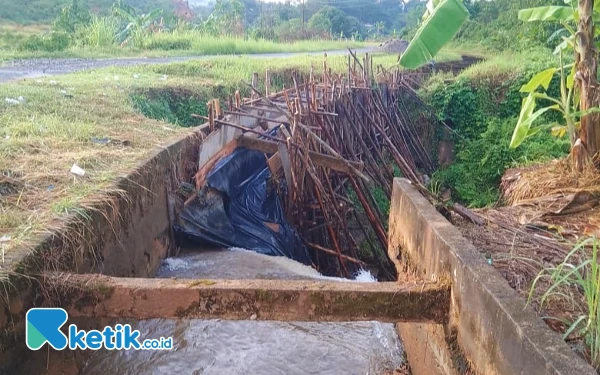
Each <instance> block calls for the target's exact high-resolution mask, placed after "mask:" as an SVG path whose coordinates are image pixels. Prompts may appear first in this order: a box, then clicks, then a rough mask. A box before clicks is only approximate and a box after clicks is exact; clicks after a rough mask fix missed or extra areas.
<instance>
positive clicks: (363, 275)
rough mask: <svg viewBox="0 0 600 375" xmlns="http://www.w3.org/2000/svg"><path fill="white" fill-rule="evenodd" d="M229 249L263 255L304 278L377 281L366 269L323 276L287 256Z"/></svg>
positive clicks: (235, 249) (362, 281) (234, 248)
mask: <svg viewBox="0 0 600 375" xmlns="http://www.w3.org/2000/svg"><path fill="white" fill-rule="evenodd" d="M229 250H230V251H234V252H241V253H250V254H254V256H257V257H263V258H265V259H268V260H269V261H270V262H272V263H274V264H276V265H278V266H281V267H283V268H285V269H286V270H289V271H290V272H293V273H295V274H297V275H299V276H304V277H306V278H310V279H319V280H328V281H345V282H348V281H356V282H361V283H374V282H377V279H376V278H375V277H374V276H373V275H372V274H371V272H369V271H367V270H360V271H359V272H358V273H357V274H356V275H355V277H354V279H345V278H341V277H330V276H324V275H322V274H321V273H319V271H317V270H316V269H314V268H312V267H310V266H307V265H305V264H302V263H300V262H296V261H295V260H293V259H290V258H287V257H275V256H270V255H263V254H259V253H257V252H255V251H252V250H248V249H243V248H239V247H232V248H230V249H229Z"/></svg>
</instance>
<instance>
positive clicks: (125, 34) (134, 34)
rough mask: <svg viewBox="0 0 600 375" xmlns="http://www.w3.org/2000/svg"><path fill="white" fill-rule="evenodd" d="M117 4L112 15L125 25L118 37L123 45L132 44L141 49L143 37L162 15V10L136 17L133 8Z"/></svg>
mask: <svg viewBox="0 0 600 375" xmlns="http://www.w3.org/2000/svg"><path fill="white" fill-rule="evenodd" d="M118 4H119V6H115V7H114V8H113V13H114V14H115V16H117V17H119V18H121V19H122V20H124V21H125V23H126V26H125V28H124V29H123V30H122V31H121V32H120V33H119V37H120V38H121V40H123V44H127V43H129V42H132V43H133V45H135V46H137V47H141V46H142V45H143V43H144V37H145V36H146V34H147V33H148V32H149V31H150V28H151V27H152V26H153V25H154V24H155V23H156V21H157V20H158V18H159V17H160V15H161V14H162V9H154V10H153V11H151V12H149V13H148V14H142V15H138V14H137V13H136V11H135V9H134V8H132V7H130V6H127V5H123V4H120V3H118Z"/></svg>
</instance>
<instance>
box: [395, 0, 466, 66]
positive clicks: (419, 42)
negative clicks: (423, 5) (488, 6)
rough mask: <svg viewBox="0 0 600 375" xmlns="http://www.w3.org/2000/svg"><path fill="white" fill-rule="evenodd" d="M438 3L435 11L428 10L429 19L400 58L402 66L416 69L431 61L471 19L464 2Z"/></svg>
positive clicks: (453, 0) (443, 1)
mask: <svg viewBox="0 0 600 375" xmlns="http://www.w3.org/2000/svg"><path fill="white" fill-rule="evenodd" d="M437 2H438V4H437V5H436V6H435V8H433V11H430V10H428V17H427V18H426V19H425V21H424V22H423V23H422V24H421V26H420V27H419V29H418V30H417V33H416V34H415V37H414V38H413V39H412V41H411V42H410V44H409V45H408V47H407V48H406V51H404V53H403V54H402V57H400V65H401V66H403V67H405V68H407V69H416V68H418V67H419V66H421V65H424V64H426V63H427V62H429V61H431V60H432V59H433V57H434V56H435V55H436V54H437V53H438V52H439V51H440V50H441V49H442V47H443V46H444V45H445V44H446V43H448V42H449V41H450V40H451V39H452V38H454V36H455V35H456V33H458V31H459V30H460V27H461V26H462V25H463V23H464V22H465V21H466V20H467V18H468V17H469V11H468V10H467V8H466V7H465V5H464V4H463V2H462V0H441V1H437ZM431 4H435V3H434V2H431ZM428 9H429V7H428Z"/></svg>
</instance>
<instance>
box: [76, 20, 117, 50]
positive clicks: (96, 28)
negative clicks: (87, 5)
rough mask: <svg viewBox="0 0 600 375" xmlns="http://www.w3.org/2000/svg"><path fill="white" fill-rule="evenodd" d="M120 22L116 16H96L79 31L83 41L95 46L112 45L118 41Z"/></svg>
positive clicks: (89, 45) (84, 43) (86, 44)
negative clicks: (118, 22)
mask: <svg viewBox="0 0 600 375" xmlns="http://www.w3.org/2000/svg"><path fill="white" fill-rule="evenodd" d="M117 31H118V24H117V21H116V20H115V19H114V18H110V17H97V16H94V17H93V18H92V21H91V22H90V24H89V25H87V26H86V27H84V28H83V29H82V30H80V31H79V34H80V37H79V38H78V39H79V40H80V41H81V43H82V44H83V45H85V46H88V47H93V48H107V47H112V46H114V45H115V44H116V42H117V38H116V35H117Z"/></svg>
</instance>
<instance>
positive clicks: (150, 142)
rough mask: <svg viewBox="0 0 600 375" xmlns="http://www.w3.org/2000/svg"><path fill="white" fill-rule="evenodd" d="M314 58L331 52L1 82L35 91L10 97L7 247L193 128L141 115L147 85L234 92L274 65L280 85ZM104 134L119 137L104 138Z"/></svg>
mask: <svg viewBox="0 0 600 375" xmlns="http://www.w3.org/2000/svg"><path fill="white" fill-rule="evenodd" d="M346 61H347V59H346V57H345V56H331V57H329V58H328V65H329V67H331V68H332V69H333V70H334V71H339V72H343V71H345V70H346ZM395 62H396V57H395V56H376V57H375V63H378V64H379V63H380V64H382V65H384V66H386V67H389V66H392V65H394V64H395ZM311 64H312V65H314V66H315V67H318V66H320V65H321V64H322V57H309V56H303V57H294V58H282V59H269V60H267V59H252V58H249V57H222V58H215V59H211V60H200V61H188V62H182V63H176V64H169V65H154V66H149V65H146V66H137V67H127V68H123V67H120V68H116V67H115V68H106V69H100V70H96V71H88V72H81V73H76V74H70V75H64V76H56V77H48V78H44V79H31V80H23V81H18V82H11V83H7V84H2V85H0V98H5V97H6V98H17V97H19V96H22V97H23V98H24V99H25V100H24V102H22V103H20V104H9V103H7V102H6V101H4V100H0V187H2V189H0V192H2V191H8V192H9V193H8V194H7V193H1V194H0V237H2V236H4V235H9V236H10V238H11V240H10V241H9V242H8V243H3V244H0V245H2V246H3V247H4V249H3V250H4V252H5V253H10V252H11V251H12V250H13V249H15V248H23V247H31V246H32V245H33V244H34V242H33V241H34V240H35V236H36V235H37V234H40V233H42V232H45V231H47V230H48V228H51V227H55V226H56V223H60V222H61V220H63V219H65V218H66V217H67V215H68V214H70V213H73V212H78V211H77V210H80V209H81V208H82V207H86V205H88V204H89V203H91V202H93V201H94V199H97V197H98V196H100V197H101V195H102V192H103V191H106V190H109V189H112V188H113V187H114V186H113V182H114V180H115V178H116V177H117V176H122V175H124V174H127V173H128V172H130V171H131V170H133V169H134V168H135V166H137V165H138V164H139V163H140V161H142V160H144V159H145V158H147V157H148V155H149V154H150V152H151V151H152V150H153V149H155V148H156V147H158V146H160V145H162V144H165V143H167V142H170V141H173V140H175V139H177V138H180V137H182V136H183V135H184V134H188V133H189V132H191V130H190V129H189V128H183V127H178V126H176V125H174V124H170V123H167V122H163V121H160V120H155V119H150V118H147V117H145V116H143V115H141V114H140V113H139V112H138V110H137V109H136V106H135V105H134V100H133V97H134V96H135V95H136V94H138V93H139V92H144V91H148V90H163V91H168V90H175V91H177V90H179V91H185V92H190V93H193V94H194V95H195V96H197V97H198V98H203V99H204V100H205V101H208V100H209V99H212V98H213V97H221V98H222V99H225V97H227V96H228V95H231V94H233V93H234V92H235V90H237V89H240V90H247V89H246V86H245V84H244V83H243V81H245V82H248V81H250V79H251V76H252V73H253V72H264V70H265V69H266V68H269V69H270V70H271V72H272V77H273V80H274V82H273V85H272V88H271V89H272V90H273V92H274V90H278V89H281V86H282V84H283V83H284V82H285V76H287V75H289V72H290V71H292V70H299V71H301V72H303V73H304V74H308V73H309V71H310V66H311ZM317 71H318V69H317ZM260 76H261V77H262V76H263V74H261V75H260ZM288 79H289V78H288ZM65 92H66V93H67V94H68V95H65ZM242 92H243V91H242ZM199 100H201V99H199ZM102 138H109V139H111V140H112V142H111V143H108V144H101V143H99V142H94V139H102ZM122 141H127V142H125V143H123V142H122ZM73 164H77V165H78V166H79V167H81V168H83V169H84V170H85V172H86V173H85V176H84V177H78V176H75V175H73V174H71V173H70V170H71V167H72V166H73ZM3 179H4V180H5V182H6V181H8V185H9V186H8V188H7V187H6V186H4V187H3V185H2V184H3ZM5 185H6V184H5Z"/></svg>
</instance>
